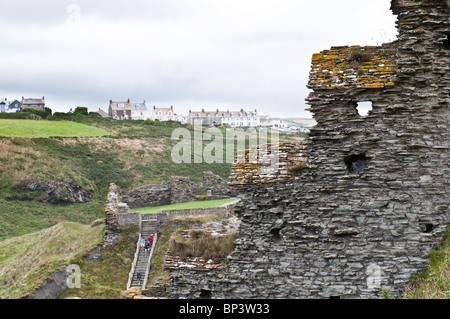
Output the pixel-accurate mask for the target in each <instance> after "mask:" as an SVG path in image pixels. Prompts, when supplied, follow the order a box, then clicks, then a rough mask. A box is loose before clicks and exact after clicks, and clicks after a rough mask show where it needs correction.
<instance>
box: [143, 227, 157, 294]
mask: <svg viewBox="0 0 450 319" xmlns="http://www.w3.org/2000/svg"><path fill="white" fill-rule="evenodd" d="M157 240H158V233H155V236H154V238H153V244H152V249H151V251H150V256H148V261H147V269H145V277H144V283H143V284H142V289H145V286H147V281H148V275H149V273H150V263H151V261H152V256H153V250H154V249H155V246H156V241H157Z"/></svg>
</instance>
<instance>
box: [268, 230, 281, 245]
mask: <svg viewBox="0 0 450 319" xmlns="http://www.w3.org/2000/svg"><path fill="white" fill-rule="evenodd" d="M280 232H281V228H272V229H271V230H270V234H271V235H272V241H274V242H277V241H280V240H281V239H282V236H281V233H280Z"/></svg>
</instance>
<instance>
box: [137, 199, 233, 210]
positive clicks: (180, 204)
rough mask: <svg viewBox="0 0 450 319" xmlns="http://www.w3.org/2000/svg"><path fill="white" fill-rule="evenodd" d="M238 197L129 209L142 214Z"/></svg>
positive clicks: (198, 205) (194, 206)
mask: <svg viewBox="0 0 450 319" xmlns="http://www.w3.org/2000/svg"><path fill="white" fill-rule="evenodd" d="M238 199H239V198H228V199H219V200H202V201H193V202H187V203H178V204H172V205H164V206H157V207H142V208H133V209H131V211H132V212H141V213H143V214H150V213H157V212H158V211H160V210H173V209H187V208H206V207H219V206H221V205H223V204H226V203H230V202H232V201H235V200H238Z"/></svg>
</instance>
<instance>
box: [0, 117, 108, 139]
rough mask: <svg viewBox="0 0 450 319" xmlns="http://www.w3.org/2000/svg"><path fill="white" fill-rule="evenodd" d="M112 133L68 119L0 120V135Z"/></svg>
mask: <svg viewBox="0 0 450 319" xmlns="http://www.w3.org/2000/svg"><path fill="white" fill-rule="evenodd" d="M106 135H114V134H112V133H110V132H108V131H105V130H102V129H100V128H97V127H94V126H89V125H84V124H80V123H76V122H69V121H46V120H41V121H34V120H0V136H15V137H91V136H106Z"/></svg>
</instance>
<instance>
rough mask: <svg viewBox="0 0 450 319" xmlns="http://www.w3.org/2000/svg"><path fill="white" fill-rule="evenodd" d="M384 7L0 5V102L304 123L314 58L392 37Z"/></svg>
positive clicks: (160, 1) (385, 2) (330, 3)
mask: <svg viewBox="0 0 450 319" xmlns="http://www.w3.org/2000/svg"><path fill="white" fill-rule="evenodd" d="M389 8H390V1H389V0H370V1H361V0H340V1H336V0H322V1H317V0H127V1H124V0H118V1H106V0H95V1H92V0H90V1H87V0H79V1H77V0H70V1H66V0H2V1H1V2H0V43H1V45H0V70H1V76H0V98H4V97H7V98H8V99H14V98H17V99H19V98H21V97H22V96H27V97H41V96H45V97H46V100H47V104H48V106H49V107H51V108H52V109H53V110H54V111H68V110H69V109H70V108H72V107H75V106H78V105H83V106H87V107H89V109H90V110H91V111H95V110H97V109H98V108H99V107H101V108H103V109H104V110H106V109H107V107H108V102H109V100H110V99H112V100H126V99H128V98H130V99H131V100H132V101H136V102H138V101H142V100H144V99H145V100H146V102H147V105H148V106H150V107H152V106H153V105H156V106H161V107H168V106H170V105H173V106H174V107H175V111H176V112H177V113H187V112H188V110H189V109H192V110H199V109H201V108H205V109H217V108H219V109H230V110H231V109H240V108H244V109H254V108H257V109H258V111H259V112H260V113H264V114H271V115H273V116H284V117H288V116H292V117H294V116H295V117H310V116H311V114H310V113H309V112H306V111H304V109H305V108H306V105H305V102H304V100H305V98H306V97H307V96H308V92H309V91H308V89H307V88H306V83H307V81H308V73H309V68H310V63H311V56H312V54H313V53H316V52H320V51H322V50H326V49H329V48H330V47H331V46H335V45H355V44H357V45H376V44H381V43H383V42H389V41H392V40H395V39H396V34H397V32H396V29H395V19H396V17H395V16H394V15H393V14H392V13H391V11H390V10H389Z"/></svg>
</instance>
